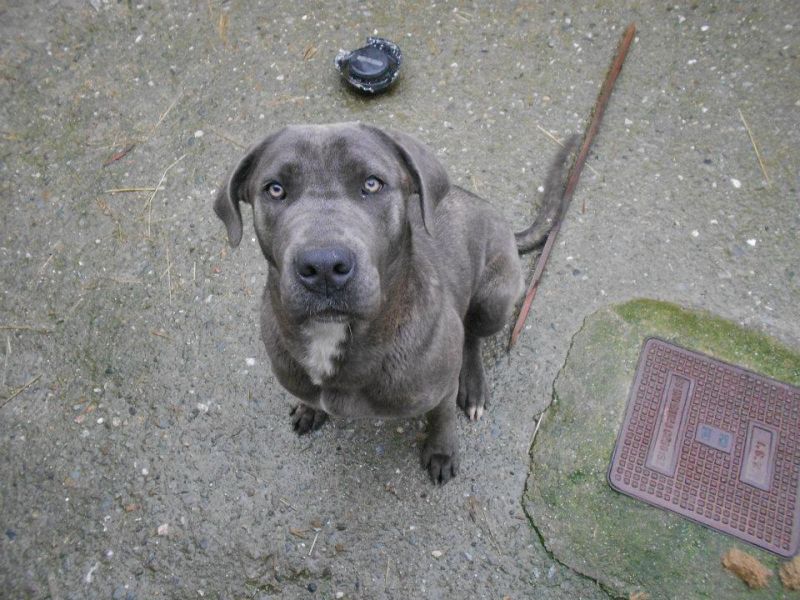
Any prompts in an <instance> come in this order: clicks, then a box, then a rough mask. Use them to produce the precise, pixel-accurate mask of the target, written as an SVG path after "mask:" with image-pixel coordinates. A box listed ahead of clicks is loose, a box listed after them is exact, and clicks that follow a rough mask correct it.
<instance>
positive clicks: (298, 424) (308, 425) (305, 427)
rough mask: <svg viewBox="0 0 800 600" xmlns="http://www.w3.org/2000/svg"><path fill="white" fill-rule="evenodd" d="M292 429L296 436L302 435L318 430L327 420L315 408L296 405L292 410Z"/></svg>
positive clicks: (323, 413) (325, 415)
mask: <svg viewBox="0 0 800 600" xmlns="http://www.w3.org/2000/svg"><path fill="white" fill-rule="evenodd" d="M291 415H292V429H294V430H295V432H296V433H297V435H304V434H306V433H310V432H312V431H314V430H316V429H319V428H320V427H322V426H323V425H324V424H325V421H327V420H328V415H327V414H326V413H325V412H323V411H321V410H317V409H315V408H311V407H310V406H306V405H305V404H298V405H297V406H295V407H294V408H293V409H292V412H291Z"/></svg>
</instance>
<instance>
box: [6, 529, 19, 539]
mask: <svg viewBox="0 0 800 600" xmlns="http://www.w3.org/2000/svg"><path fill="white" fill-rule="evenodd" d="M6 537H7V538H8V539H10V540H11V541H12V542H13V541H14V540H15V539H16V537H17V532H16V531H14V530H13V529H6Z"/></svg>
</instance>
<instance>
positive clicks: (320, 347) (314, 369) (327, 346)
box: [303, 321, 347, 385]
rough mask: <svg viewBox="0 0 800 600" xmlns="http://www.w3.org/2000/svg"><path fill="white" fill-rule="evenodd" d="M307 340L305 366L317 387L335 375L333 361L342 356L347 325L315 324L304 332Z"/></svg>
mask: <svg viewBox="0 0 800 600" xmlns="http://www.w3.org/2000/svg"><path fill="white" fill-rule="evenodd" d="M303 333H304V334H305V337H306V340H307V342H306V343H307V344H308V345H307V347H306V354H305V357H304V358H303V366H304V367H305V368H306V370H307V371H308V376H309V377H311V381H312V382H314V384H315V385H320V384H321V383H322V378H323V377H328V376H330V375H331V374H332V373H333V360H334V358H336V357H338V356H341V354H342V348H341V345H342V342H344V339H345V337H347V324H346V323H325V322H319V321H317V322H314V323H311V324H310V325H307V326H306V327H305V330H304V332H303Z"/></svg>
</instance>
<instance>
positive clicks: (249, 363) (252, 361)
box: [244, 358, 256, 367]
mask: <svg viewBox="0 0 800 600" xmlns="http://www.w3.org/2000/svg"><path fill="white" fill-rule="evenodd" d="M244 362H246V363H247V366H248V367H254V366H255V365H256V359H255V358H247V359H245V361H244Z"/></svg>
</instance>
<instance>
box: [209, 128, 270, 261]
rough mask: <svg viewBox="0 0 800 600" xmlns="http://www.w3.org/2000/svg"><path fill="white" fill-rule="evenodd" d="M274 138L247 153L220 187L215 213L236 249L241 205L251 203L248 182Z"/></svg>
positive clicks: (239, 238)
mask: <svg viewBox="0 0 800 600" xmlns="http://www.w3.org/2000/svg"><path fill="white" fill-rule="evenodd" d="M273 137H274V134H273V135H270V136H268V137H266V138H264V139H263V140H261V141H260V142H259V143H258V144H256V145H255V146H253V147H252V148H250V150H248V151H247V154H245V156H244V158H242V160H240V161H239V164H238V165H236V167H234V169H233V171H231V174H230V175H229V176H228V178H227V179H226V180H225V182H224V183H223V184H222V185H221V186H220V189H219V192H217V197H216V199H215V200H214V212H215V213H217V216H218V217H219V218H220V219H222V222H223V223H225V228H226V229H227V230H228V242H229V243H230V245H231V246H233V247H234V248H235V247H236V246H238V245H239V242H241V241H242V212H241V210H240V209H239V203H240V202H248V203H249V202H250V194H249V191H248V189H247V180H248V179H249V177H250V174H251V173H252V172H253V168H254V167H255V165H256V163H257V162H258V157H259V156H260V155H261V152H262V151H263V150H264V148H265V147H266V146H267V144H269V143H270V141H271V140H272V138H273Z"/></svg>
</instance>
